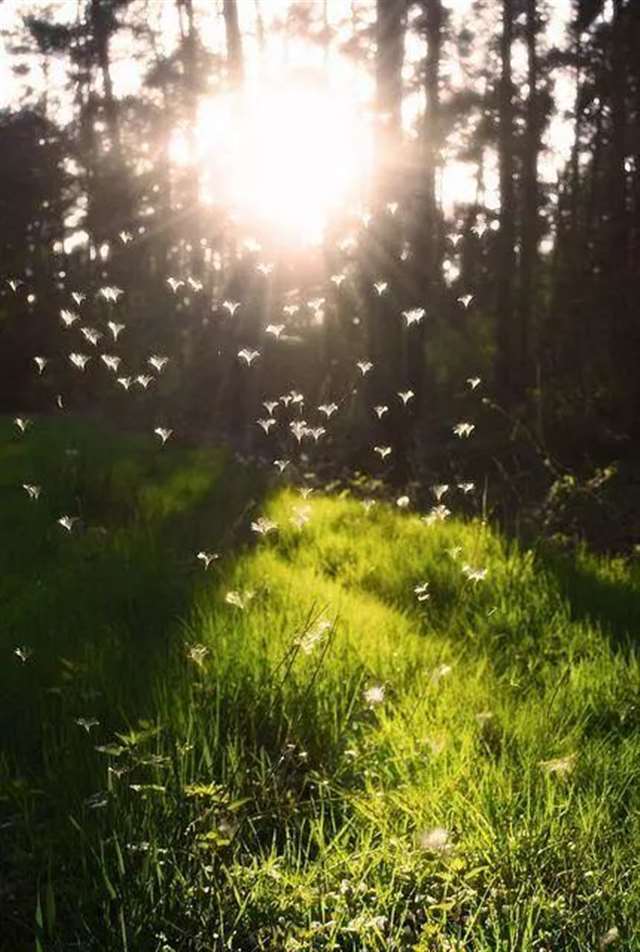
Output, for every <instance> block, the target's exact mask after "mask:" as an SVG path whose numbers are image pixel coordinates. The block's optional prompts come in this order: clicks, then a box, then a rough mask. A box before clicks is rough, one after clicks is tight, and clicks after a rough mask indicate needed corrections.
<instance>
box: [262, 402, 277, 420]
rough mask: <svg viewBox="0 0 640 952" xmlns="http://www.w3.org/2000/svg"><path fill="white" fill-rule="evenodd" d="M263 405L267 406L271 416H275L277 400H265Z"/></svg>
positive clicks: (266, 408)
mask: <svg viewBox="0 0 640 952" xmlns="http://www.w3.org/2000/svg"><path fill="white" fill-rule="evenodd" d="M262 406H263V407H264V408H265V410H266V411H267V413H268V414H269V416H273V411H274V410H275V408H276V407H277V406H278V401H277V400H263V401H262Z"/></svg>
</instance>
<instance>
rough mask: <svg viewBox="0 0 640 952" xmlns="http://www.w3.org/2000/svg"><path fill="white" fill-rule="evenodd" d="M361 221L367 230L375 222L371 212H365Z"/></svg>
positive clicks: (361, 216)
mask: <svg viewBox="0 0 640 952" xmlns="http://www.w3.org/2000/svg"><path fill="white" fill-rule="evenodd" d="M360 221H361V222H362V224H363V225H364V227H365V228H368V227H369V225H370V224H371V222H372V221H373V215H372V214H371V212H363V213H362V214H361V215H360Z"/></svg>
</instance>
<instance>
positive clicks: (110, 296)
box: [98, 285, 124, 304]
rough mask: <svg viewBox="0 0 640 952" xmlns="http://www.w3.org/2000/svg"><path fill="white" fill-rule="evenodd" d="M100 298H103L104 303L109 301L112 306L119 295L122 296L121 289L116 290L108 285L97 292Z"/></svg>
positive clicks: (116, 301)
mask: <svg viewBox="0 0 640 952" xmlns="http://www.w3.org/2000/svg"><path fill="white" fill-rule="evenodd" d="M98 294H99V295H100V297H102V298H104V300H105V301H111V303H112V304H117V303H118V298H119V297H120V295H121V294H124V291H123V290H122V288H116V287H113V286H110V285H107V286H106V287H104V288H100V290H99V291H98Z"/></svg>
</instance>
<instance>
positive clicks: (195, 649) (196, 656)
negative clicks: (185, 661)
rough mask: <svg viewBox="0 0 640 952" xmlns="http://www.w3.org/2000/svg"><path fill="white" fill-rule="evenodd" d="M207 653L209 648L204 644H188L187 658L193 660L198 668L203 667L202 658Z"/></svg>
mask: <svg viewBox="0 0 640 952" xmlns="http://www.w3.org/2000/svg"><path fill="white" fill-rule="evenodd" d="M208 654H209V649H208V648H207V647H206V645H200V644H196V645H189V647H188V648H187V658H189V660H190V661H193V663H194V664H196V665H197V666H198V667H199V668H204V659H205V658H206V657H207V655H208Z"/></svg>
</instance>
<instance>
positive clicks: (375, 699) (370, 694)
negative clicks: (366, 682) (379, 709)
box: [362, 684, 385, 707]
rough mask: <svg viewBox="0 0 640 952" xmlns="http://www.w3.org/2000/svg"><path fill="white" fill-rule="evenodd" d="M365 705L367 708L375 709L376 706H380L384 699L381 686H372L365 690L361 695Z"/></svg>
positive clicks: (382, 686)
mask: <svg viewBox="0 0 640 952" xmlns="http://www.w3.org/2000/svg"><path fill="white" fill-rule="evenodd" d="M362 696H363V698H364V701H365V703H366V704H368V705H369V707H375V706H376V705H378V704H382V703H383V702H384V698H385V688H384V685H382V684H374V685H373V687H370V688H367V690H366V691H365V692H364V694H363V695H362Z"/></svg>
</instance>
